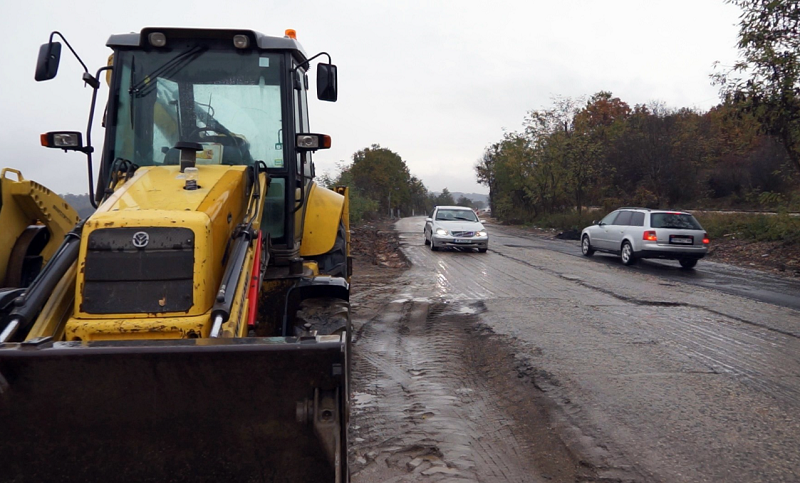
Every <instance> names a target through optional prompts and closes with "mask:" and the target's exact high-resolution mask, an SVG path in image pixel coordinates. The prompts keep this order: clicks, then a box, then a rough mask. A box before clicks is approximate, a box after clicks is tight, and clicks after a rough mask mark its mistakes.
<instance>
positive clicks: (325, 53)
mask: <svg viewBox="0 0 800 483" xmlns="http://www.w3.org/2000/svg"><path fill="white" fill-rule="evenodd" d="M65 42H66V41H65ZM67 46H69V44H67ZM320 55H326V56H327V57H328V63H329V64H330V63H332V61H331V56H330V55H329V54H328V53H327V52H320V53H319V54H317V55H315V56H314V57H311V58H310V59H306V60H305V61H303V62H300V63H299V64H297V66H295V68H294V69H292V74H294V72H295V71H296V70H297V69H299V68H300V67H303V66H304V65H305V66H306V67H308V64H309V62H311V61H312V60H314V59H316V58H317V57H319V56H320Z"/></svg>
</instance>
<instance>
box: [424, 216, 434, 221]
mask: <svg viewBox="0 0 800 483" xmlns="http://www.w3.org/2000/svg"><path fill="white" fill-rule="evenodd" d="M425 222H426V223H431V222H433V218H431V217H430V216H429V217H427V218H425Z"/></svg>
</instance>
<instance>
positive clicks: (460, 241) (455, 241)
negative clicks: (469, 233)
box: [453, 238, 469, 243]
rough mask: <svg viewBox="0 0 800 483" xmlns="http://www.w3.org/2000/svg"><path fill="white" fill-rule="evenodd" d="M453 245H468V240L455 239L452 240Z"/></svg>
mask: <svg viewBox="0 0 800 483" xmlns="http://www.w3.org/2000/svg"><path fill="white" fill-rule="evenodd" d="M453 243H469V240H462V239H461V238H456V239H455V240H453Z"/></svg>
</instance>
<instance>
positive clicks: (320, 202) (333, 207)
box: [300, 183, 344, 257]
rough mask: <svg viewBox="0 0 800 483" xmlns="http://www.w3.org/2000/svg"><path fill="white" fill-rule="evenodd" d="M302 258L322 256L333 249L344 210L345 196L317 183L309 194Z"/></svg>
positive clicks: (301, 249) (312, 186)
mask: <svg viewBox="0 0 800 483" xmlns="http://www.w3.org/2000/svg"><path fill="white" fill-rule="evenodd" d="M307 203H308V206H306V217H305V223H304V225H303V243H302V245H301V246H300V256H303V257H312V256H316V255H322V254H323V253H326V252H328V251H330V249H331V248H333V244H334V243H336V234H337V232H338V231H339V223H340V221H341V218H342V210H343V208H344V196H342V195H340V194H338V193H335V192H333V191H331V190H329V189H326V188H323V187H321V186H319V185H317V184H316V183H314V184H312V185H311V189H310V190H309V193H308V201H307Z"/></svg>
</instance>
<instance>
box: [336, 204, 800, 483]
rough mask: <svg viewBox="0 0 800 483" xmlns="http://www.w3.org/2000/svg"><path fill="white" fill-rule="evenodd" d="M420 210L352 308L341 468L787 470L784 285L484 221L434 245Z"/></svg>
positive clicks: (789, 401) (759, 474)
mask: <svg viewBox="0 0 800 483" xmlns="http://www.w3.org/2000/svg"><path fill="white" fill-rule="evenodd" d="M423 222H424V219H423V218H420V217H417V218H406V219H402V220H400V221H399V222H398V223H397V225H396V227H397V230H398V231H399V232H400V234H401V239H402V240H403V241H404V246H403V250H404V252H405V253H406V255H407V257H408V258H409V259H410V260H411V262H412V263H413V267H412V268H411V269H410V270H409V271H408V272H406V273H405V274H404V275H403V276H402V277H401V278H400V279H399V280H397V281H396V282H394V283H393V285H392V286H390V287H388V288H387V287H384V288H383V289H382V290H383V291H384V292H385V291H386V290H391V291H392V292H393V293H392V294H391V297H390V298H388V299H386V304H385V305H384V306H382V307H381V309H380V310H379V311H378V313H377V315H375V316H374V317H372V318H370V319H369V320H356V321H354V325H355V327H356V330H357V337H356V339H355V359H356V365H355V372H356V376H355V384H354V387H355V388H356V393H355V394H354V405H353V425H354V438H353V441H354V443H353V447H354V452H353V454H352V455H351V457H352V458H353V459H355V461H356V462H355V463H354V464H353V468H354V470H355V471H354V477H353V481H354V482H355V483H360V482H371V481H376V482H377V481H380V482H388V481H398V482H399V481H488V482H493V481H534V482H535V481H648V482H649V481H654V482H683V481H686V482H696V481H710V482H717V481H747V482H749V481H800V444H798V443H800V417H798V414H800V357H798V354H800V312H798V310H797V308H798V307H799V306H800V305H798V303H799V301H798V297H800V292H797V291H795V292H794V294H793V293H792V292H793V290H796V286H792V285H791V284H789V285H782V284H781V283H778V282H775V281H771V282H770V284H775V285H770V284H767V283H764V282H763V281H762V278H761V277H762V276H761V275H759V274H755V273H750V272H749V271H746V270H744V271H741V272H739V273H738V275H737V276H736V277H735V278H730V277H732V275H729V274H726V273H725V271H726V270H729V269H727V268H725V267H721V269H722V271H721V272H720V271H718V270H717V268H716V267H715V266H713V265H712V264H708V265H709V266H708V267H705V268H704V267H703V265H705V264H704V262H702V261H701V263H700V264H699V265H698V270H697V271H696V272H697V273H696V274H687V273H685V272H684V271H680V270H678V268H677V263H675V267H672V266H671V264H670V263H671V262H664V263H661V262H656V263H649V262H646V263H643V264H641V265H640V266H637V267H634V268H631V267H624V266H622V265H621V264H620V263H617V262H616V260H614V259H613V258H611V257H604V256H595V257H592V258H586V257H580V256H575V253H577V250H578V246H577V242H574V245H573V244H572V243H573V242H566V243H564V244H560V245H559V243H560V241H559V242H552V243H548V241H547V240H542V239H535V238H528V237H519V236H516V235H515V234H513V233H511V232H510V231H508V230H506V229H504V228H501V227H492V226H490V227H489V233H490V240H491V241H490V249H489V252H488V253H486V254H479V253H466V252H455V251H440V252H432V251H431V250H430V249H429V248H428V247H426V246H424V245H423V238H422V226H423ZM557 246H561V247H567V248H563V249H558V248H554V247H557ZM606 258H607V260H606ZM734 272H736V271H735V270H734ZM725 277H728V278H727V279H726V278H725ZM753 284H757V286H753ZM773 287H774V288H773ZM378 292H379V291H376V292H370V291H369V290H364V291H363V292H361V294H360V295H358V296H357V297H356V298H355V300H354V301H353V302H354V304H355V305H356V306H357V305H358V304H359V303H367V302H369V301H370V300H372V301H373V303H374V300H377V299H374V297H378ZM384 295H385V293H384ZM769 301H776V302H779V303H770V302H769Z"/></svg>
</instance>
